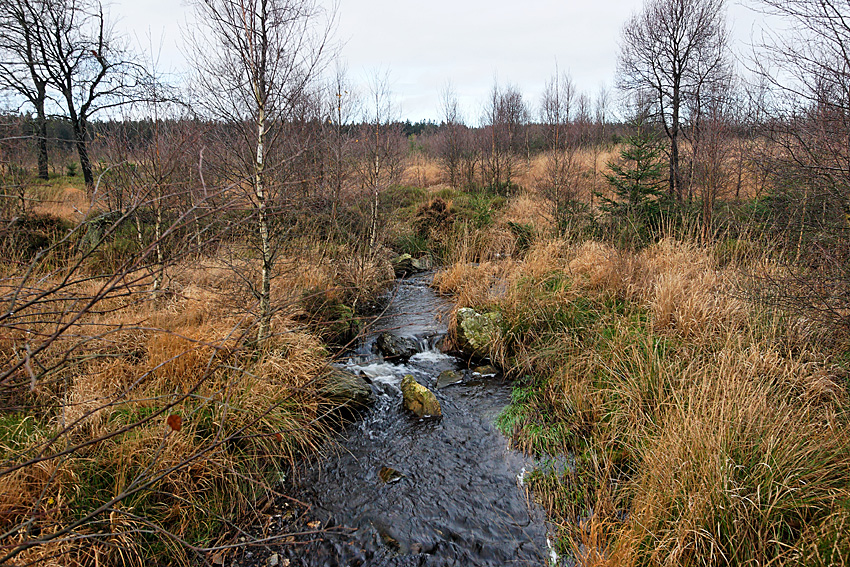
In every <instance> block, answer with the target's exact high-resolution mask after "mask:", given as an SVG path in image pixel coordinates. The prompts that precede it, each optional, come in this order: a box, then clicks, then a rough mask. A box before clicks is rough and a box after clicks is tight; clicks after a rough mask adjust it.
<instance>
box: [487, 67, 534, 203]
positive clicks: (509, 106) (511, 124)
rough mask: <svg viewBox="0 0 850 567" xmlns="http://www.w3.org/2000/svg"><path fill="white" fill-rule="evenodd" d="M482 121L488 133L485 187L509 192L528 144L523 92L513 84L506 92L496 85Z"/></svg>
mask: <svg viewBox="0 0 850 567" xmlns="http://www.w3.org/2000/svg"><path fill="white" fill-rule="evenodd" d="M482 122H483V124H484V131H485V133H486V135H485V136H484V137H482V138H481V142H482V151H481V160H482V168H481V174H482V176H483V181H484V185H485V186H489V187H491V188H493V189H495V190H497V191H506V190H509V189H510V187H511V185H512V184H513V179H514V176H515V175H516V173H517V170H518V169H519V167H520V157H521V155H522V153H523V149H525V148H524V146H525V145H526V139H525V137H524V128H525V125H526V123H527V122H528V108H527V107H526V105H525V101H524V100H523V98H522V93H521V92H520V91H519V89H518V88H517V87H515V86H512V85H508V86H507V87H505V88H504V89H503V88H501V87H500V86H499V84H498V83H494V84H493V89H492V90H491V91H490V96H489V98H488V101H487V105H486V107H485V109H484V118H483V120H482Z"/></svg>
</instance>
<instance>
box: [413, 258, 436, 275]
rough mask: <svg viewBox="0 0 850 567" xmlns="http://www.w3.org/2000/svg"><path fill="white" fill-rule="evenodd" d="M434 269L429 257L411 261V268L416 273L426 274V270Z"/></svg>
mask: <svg viewBox="0 0 850 567" xmlns="http://www.w3.org/2000/svg"><path fill="white" fill-rule="evenodd" d="M433 267H434V262H433V261H431V257H430V256H423V257H421V258H414V259H413V268H414V269H415V270H416V271H417V272H427V271H428V270H430V269H432V268H433Z"/></svg>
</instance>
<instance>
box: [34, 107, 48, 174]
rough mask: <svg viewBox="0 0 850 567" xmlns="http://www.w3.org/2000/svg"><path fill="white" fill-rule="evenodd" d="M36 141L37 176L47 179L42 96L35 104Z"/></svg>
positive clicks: (45, 125) (45, 131)
mask: <svg viewBox="0 0 850 567" xmlns="http://www.w3.org/2000/svg"><path fill="white" fill-rule="evenodd" d="M35 110H36V119H35V124H36V143H37V145H38V177H39V179H44V180H47V178H48V176H49V172H48V169H47V166H48V163H47V117H46V114H45V112H44V97H42V98H41V100H40V103H39V104H38V105H36V109H35Z"/></svg>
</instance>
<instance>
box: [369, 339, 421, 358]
mask: <svg viewBox="0 0 850 567" xmlns="http://www.w3.org/2000/svg"><path fill="white" fill-rule="evenodd" d="M375 344H377V346H378V350H380V351H381V354H383V355H384V357H385V358H400V359H405V360H406V359H408V358H410V357H411V356H413V355H414V354H416V353H417V352H419V344H418V343H417V342H416V341H415V340H413V339H410V338H407V337H399V336H396V335H394V334H392V333H381V334H380V335H378V340H377V341H376V343H375Z"/></svg>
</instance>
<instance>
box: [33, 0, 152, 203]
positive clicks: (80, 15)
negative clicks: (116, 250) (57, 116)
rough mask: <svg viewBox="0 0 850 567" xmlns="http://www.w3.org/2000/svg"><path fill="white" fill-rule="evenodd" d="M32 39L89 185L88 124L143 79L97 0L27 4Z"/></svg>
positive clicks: (41, 0) (91, 178)
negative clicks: (68, 127)
mask: <svg viewBox="0 0 850 567" xmlns="http://www.w3.org/2000/svg"><path fill="white" fill-rule="evenodd" d="M25 4H26V5H27V6H28V7H29V9H30V13H31V15H32V25H33V27H32V30H33V32H34V33H33V40H34V41H35V44H36V46H35V49H36V51H37V58H38V62H39V65H40V67H41V68H42V69H43V73H45V76H46V78H47V79H48V81H49V86H50V87H51V88H53V89H55V90H56V92H57V93H58V94H59V98H60V99H61V105H62V106H63V107H64V112H65V115H66V116H67V118H68V120H69V121H70V123H71V127H72V128H73V131H74V141H75V145H76V147H77V154H78V155H79V158H80V168H81V169H82V172H83V178H84V179H85V182H86V185H87V186H88V187H89V188H90V189H91V188H93V187H94V175H93V173H92V164H91V159H90V157H89V151H88V143H89V121H90V119H91V117H92V115H94V114H95V113H97V112H99V111H102V110H105V109H108V108H114V107H116V106H120V105H122V104H124V103H125V102H126V101H127V100H128V99H132V98H133V96H134V94H135V93H136V88H137V86H138V85H139V84H140V82H141V79H142V77H143V75H144V73H143V71H142V69H141V68H140V67H139V66H138V65H136V64H134V63H133V62H131V61H130V58H129V55H128V53H127V48H126V46H125V45H124V44H123V42H122V40H121V38H120V37H118V36H117V34H115V32H114V31H113V30H112V28H111V27H110V24H109V22H107V20H106V17H105V15H104V11H103V6H102V5H101V4H100V2H98V1H96V0H32V1H27V2H25Z"/></svg>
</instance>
